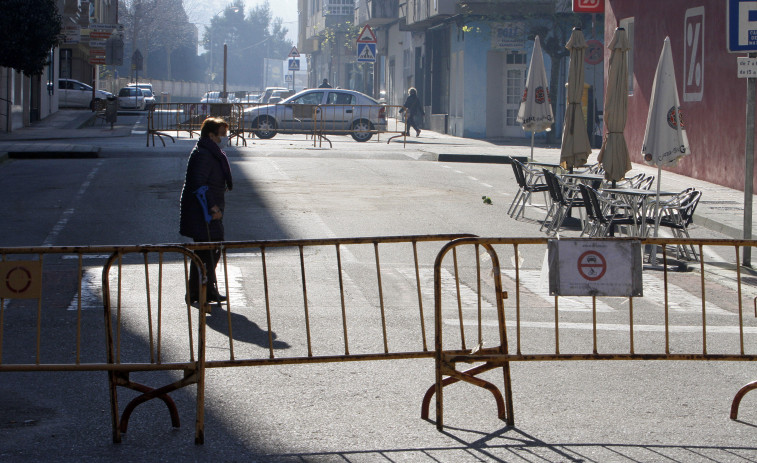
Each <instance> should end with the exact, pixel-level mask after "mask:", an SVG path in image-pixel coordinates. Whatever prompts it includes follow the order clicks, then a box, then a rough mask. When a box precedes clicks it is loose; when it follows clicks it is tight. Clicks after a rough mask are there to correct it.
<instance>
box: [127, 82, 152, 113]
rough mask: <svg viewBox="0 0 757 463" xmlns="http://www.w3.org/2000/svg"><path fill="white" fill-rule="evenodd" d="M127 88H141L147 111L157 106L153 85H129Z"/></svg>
mask: <svg viewBox="0 0 757 463" xmlns="http://www.w3.org/2000/svg"><path fill="white" fill-rule="evenodd" d="M127 87H139V88H140V89H142V93H143V94H144V96H145V109H150V108H151V107H152V106H153V105H154V104H155V92H154V91H153V89H152V84H151V83H143V84H129V85H127Z"/></svg>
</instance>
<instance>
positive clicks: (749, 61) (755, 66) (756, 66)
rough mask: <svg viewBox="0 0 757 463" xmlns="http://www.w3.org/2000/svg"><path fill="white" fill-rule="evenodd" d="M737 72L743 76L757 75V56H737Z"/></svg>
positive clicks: (753, 76)
mask: <svg viewBox="0 0 757 463" xmlns="http://www.w3.org/2000/svg"><path fill="white" fill-rule="evenodd" d="M736 63H737V65H736V69H737V71H736V73H737V75H738V76H739V77H740V78H742V79H746V78H755V77H757V58H737V61H736Z"/></svg>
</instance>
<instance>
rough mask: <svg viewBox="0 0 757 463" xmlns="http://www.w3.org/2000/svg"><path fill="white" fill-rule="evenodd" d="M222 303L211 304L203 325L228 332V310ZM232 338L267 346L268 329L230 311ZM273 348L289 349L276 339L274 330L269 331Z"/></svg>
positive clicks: (224, 332)
mask: <svg viewBox="0 0 757 463" xmlns="http://www.w3.org/2000/svg"><path fill="white" fill-rule="evenodd" d="M224 307H225V306H224V305H222V304H211V305H210V308H211V312H210V314H208V316H207V318H206V319H205V325H206V326H207V327H208V328H210V329H212V330H215V331H217V332H219V333H223V334H228V332H229V312H228V311H227V310H225V309H224ZM231 328H232V331H231V333H232V338H233V339H234V341H240V342H246V343H250V344H255V345H256V346H260V347H265V348H268V344H269V343H268V331H267V330H265V329H262V328H261V327H260V326H258V324H257V323H255V322H254V321H252V320H250V319H249V318H247V317H245V316H244V315H241V314H238V313H233V312H232V313H231ZM271 338H272V339H273V348H274V349H289V347H290V345H289V344H288V343H286V342H284V341H278V340H277V339H276V338H277V335H276V333H275V332H271Z"/></svg>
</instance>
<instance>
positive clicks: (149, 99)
mask: <svg viewBox="0 0 757 463" xmlns="http://www.w3.org/2000/svg"><path fill="white" fill-rule="evenodd" d="M140 90H142V94H143V95H144V97H145V109H150V108H152V107H153V106H154V105H155V95H153V94H152V91H151V90H150V89H149V88H142V89H140Z"/></svg>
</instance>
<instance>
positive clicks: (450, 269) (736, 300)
mask: <svg viewBox="0 0 757 463" xmlns="http://www.w3.org/2000/svg"><path fill="white" fill-rule="evenodd" d="M548 241H549V240H548V239H547V238H478V237H474V236H472V235H454V234H450V235H417V236H385V237H363V238H329V239H309V240H279V241H246V242H222V243H191V244H186V245H155V246H116V247H108V246H91V247H37V248H0V256H1V257H2V258H1V259H0V274H2V275H3V276H4V279H5V281H6V287H5V288H3V289H0V373H2V372H10V371H106V372H107V374H108V378H109V387H110V400H111V418H112V427H113V441H114V442H119V441H120V440H121V434H122V433H123V432H125V431H126V429H127V426H128V420H129V417H130V415H131V414H132V412H133V411H134V409H135V408H136V407H137V406H139V405H140V404H141V403H144V402H146V401H149V400H151V399H154V398H158V399H160V400H162V401H163V402H164V403H165V404H166V406H167V408H168V410H169V412H170V414H171V418H172V424H173V425H174V426H178V424H179V421H178V412H177V410H176V407H175V405H174V404H173V401H172V399H171V398H170V396H169V393H170V392H172V391H175V390H177V389H179V388H183V387H186V386H189V385H192V384H196V385H197V393H196V395H197V397H196V420H195V442H196V443H202V442H203V440H204V400H205V399H204V397H205V375H206V372H207V369H208V368H233V367H245V366H265V365H292V364H306V363H331V362H350V361H371V360H392V359H420V358H435V362H436V380H435V382H434V384H433V385H432V386H431V387H430V388H429V389H428V391H427V392H426V394H425V396H424V398H423V401H422V405H421V414H422V416H423V417H424V418H428V415H429V406H430V403H431V400H432V399H433V396H434V394H436V418H437V419H436V423H437V427H439V428H440V429H441V428H442V427H443V388H444V387H445V386H447V385H450V384H453V383H456V382H460V381H463V382H466V383H469V384H473V385H476V386H479V387H482V388H485V389H487V390H489V391H490V392H491V394H492V395H493V396H494V399H495V402H496V404H497V411H498V415H499V417H500V418H502V419H504V420H506V421H507V423H508V424H511V425H512V424H514V414H513V410H514V407H513V397H512V387H511V374H510V368H509V365H510V362H512V361H556V360H721V361H722V360H725V361H755V360H757V317H756V318H755V319H752V318H750V317H751V313H750V312H751V311H749V310H747V312H748V313H749V314H748V315H747V314H745V313H744V310H743V305H744V301H746V304H750V303H752V301H753V300H754V297H755V293H757V288H756V287H755V285H754V284H749V283H748V282H747V281H748V280H747V281H745V280H744V278H743V277H742V273H743V271H742V268H741V266H740V265H739V253H740V250H741V249H742V248H743V247H745V246H755V245H757V241H734V240H689V239H647V240H645V241H644V242H643V243H644V244H655V245H658V246H659V247H660V249H661V250H662V258H661V262H662V264H663V265H662V267H661V268H659V269H654V270H655V271H654V272H653V271H652V270H653V269H652V268H651V267H647V268H646V269H645V272H644V275H645V276H644V278H645V279H646V280H648V281H647V283H648V284H653V285H657V286H655V287H654V291H650V292H649V293H648V294H646V295H645V296H644V297H640V298H627V299H619V298H604V297H596V296H594V297H590V298H586V299H585V301H586V302H576V301H571V300H570V299H569V298H561V297H558V296H554V297H546V298H545V297H543V295H540V294H538V293H537V291H535V290H534V289H533V275H532V274H530V273H529V272H534V270H527V269H526V268H524V267H523V266H522V264H521V260H522V254H526V252H527V251H530V253H529V254H530V255H533V251H534V248H535V249H536V251H537V253H538V252H541V251H543V250H545V249H546V245H547V244H548ZM586 241H591V240H589V239H586ZM677 245H692V246H695V247H697V246H698V247H699V255H700V256H702V258H701V259H700V261H699V262H697V263H696V264H692V265H695V267H693V268H690V269H688V270H692V271H678V269H679V268H682V267H681V265H682V264H681V262H678V261H675V260H674V259H672V258H669V257H668V256H669V248H671V247H674V246H677ZM704 247H707V248H708V249H709V248H713V249H714V248H719V249H723V248H725V249H732V250H733V260H732V262H730V263H728V262H726V263H723V262H718V263H717V264H718V265H716V266H711V267H712V269H711V268H710V266H708V267H705V264H706V263H707V257H706V256H707V255H708V253H705V252H703V251H704ZM210 249H216V250H220V255H221V260H220V263H219V268H218V278H219V285H220V286H221V287H222V288H225V289H226V292H227V295H228V300H227V301H226V302H225V303H224V304H222V305H220V304H219V305H207V304H205V302H204V301H205V299H206V288H205V287H204V286H202V287H201V288H200V294H201V301H202V303H201V304H200V305H199V306H198V307H204V308H205V309H204V310H198V308H197V307H193V306H191V305H190V304H189V303H188V302H185V301H184V300H183V298H181V296H183V294H181V296H179V297H180V298H181V301H179V300H177V298H176V294H175V292H176V291H179V292H180V293H182V291H181V290H182V289H184V290H185V291H186V290H187V287H186V285H187V273H188V265H192V263H194V264H200V260H199V259H198V258H197V256H196V254H195V252H194V251H206V250H210ZM450 256H451V258H450ZM500 256H505V258H504V259H500ZM432 261H433V266H432V264H431V262H432ZM508 263H509V265H508ZM239 264H244V272H242V271H241V270H240V267H239V266H238V265H239ZM713 269H719V270H718V271H719V272H729V275H732V278H730V279H729V278H726V277H725V276H723V275H720V274H718V275H716V276H717V278H706V277H708V276H709V275H708V272H711V271H714V270H713ZM536 271H537V272H538V270H536ZM48 272H50V273H49V274H50V275H54V278H49V280H50V283H45V281H44V280H46V279H45V278H43V277H44V276H45V275H47V274H48ZM312 275H315V276H316V277H315V278H313V277H312ZM309 276H310V277H309ZM203 279H204V278H203ZM529 279H530V280H531V282H530V283H527V282H528V281H529ZM61 281H63V282H66V281H67V283H66V284H65V285H66V287H68V288H69V289H71V292H72V293H75V296H74V298H73V300H72V301H71V302H70V303H69V305H68V306H67V307H61V306H60V305H58V306H55V302H54V301H55V300H56V299H55V298H54V297H53V295H52V294H51V295H50V296H47V295H46V293H45V291H44V290H45V289H47V290H55V291H52V292H53V293H54V292H56V291H57V292H58V293H60V292H61V290H60V287H56V285H60V284H62V283H61ZM98 283H100V284H101V286H98ZM9 288H10V289H12V290H13V291H15V293H14V294H11V295H9V294H8V293H7V291H8V290H9ZM87 288H90V289H89V291H88V290H87ZM92 288H95V289H94V290H93V289H92ZM99 288H101V290H102V295H101V296H100V294H99V292H98V289H99ZM235 288H236V289H235ZM682 288H685V289H682ZM505 289H509V290H510V292H514V297H512V296H511V297H510V298H508V293H507V292H506V291H505ZM169 291H173V294H172V298H170V297H169V298H168V299H167V297H166V294H167V293H168V292H169ZM681 291H687V292H693V293H695V294H698V295H699V296H698V297H699V299H701V306H698V307H695V308H694V310H695V312H694V313H693V314H689V313H687V314H686V315H685V317H687V318H685V321H686V322H687V323H688V325H686V326H684V327H682V326H681V325H680V324H679V322H680V321H681V320H684V318H681V317H683V315H681V314H680V313H679V312H677V311H676V310H677V308H676V304H680V301H679V300H680V299H681V296H680V292H681ZM708 291H709V292H708ZM710 293H715V294H716V296H715V298H714V299H715V300H714V301H713V298H712V297H708V294H710ZM539 298H542V299H539ZM9 301H10V302H9ZM430 301H433V303H434V311H433V313H431V311H429V310H425V307H426V306H428V303H429V302H430ZM506 301H507V303H506ZM535 301H539V303H538V304H535V303H534V302H535ZM545 301H546V304H545ZM619 301H620V302H619ZM566 304H567V305H570V304H581V305H582V307H589V309H588V310H587V311H584V312H568V313H567V314H569V315H570V314H573V315H572V316H574V317H578V318H577V319H570V318H567V317H566V312H563V313H561V312H560V307H562V306H563V305H566ZM603 305H604V306H611V305H615V306H618V307H621V308H622V310H616V311H606V310H605V311H603V310H601V309H602V307H603ZM671 306H672V307H673V308H672V309H671ZM93 307H94V308H98V309H99V308H101V307H104V314H105V316H104V318H103V319H100V322H99V323H95V320H94V319H93V317H92V316H91V314H92V313H95V312H91V311H89V309H90V308H93ZM179 307H182V309H181V310H176V308H179ZM523 307H528V308H529V310H528V311H525V310H523ZM9 308H10V310H9ZM16 308H19V309H23V308H29V309H32V310H16ZM64 308H67V309H68V310H69V311H70V313H71V314H72V315H74V316H75V320H73V318H72V320H71V321H69V322H68V323H61V321H60V318H61V317H59V316H57V317H56V315H57V313H59V312H60V311H61V310H63V309H64ZM471 309H472V310H471ZM536 310H541V313H540V315H542V316H543V317H541V318H538V319H537V320H534V319H532V318H530V317H531V315H532V314H534V313H536V312H535V311H536ZM718 311H719V312H720V313H723V312H728V313H729V315H730V317H726V318H725V319H718V318H713V314H712V313H713V312H715V315H718ZM206 312H207V313H210V314H211V315H212V316H211V317H207V318H206ZM30 313H33V314H35V315H34V322H33V323H31V324H29V320H28V319H24V320H20V319H19V317H21V316H27V315H28V314H30ZM97 313H103V312H99V311H98V312H97ZM574 314H578V315H574ZM642 316H643V317H645V319H644V321H645V322H647V321H648V320H649V318H647V317H651V319H652V320H653V321H655V323H656V324H654V325H650V324H647V325H644V324H642V323H639V322H640V320H641V318H640V317H642ZM581 317H583V318H581ZM98 318H99V317H98ZM208 320H210V321H208ZM253 320H255V321H257V322H258V323H259V324H260V328H258V327H257V324H255V323H254V322H252V323H251V321H253ZM550 320H551V321H550ZM692 320H693V321H692ZM22 321H23V323H22ZM579 322H581V323H583V324H584V325H586V326H585V329H584V331H585V332H586V335H584V336H570V337H565V336H563V337H562V338H561V335H562V333H563V332H564V331H565V330H575V329H577V328H576V324H577V323H579ZM252 324H254V325H255V328H254V330H253V331H254V332H251V330H252V329H253V328H251V326H252ZM431 324H433V325H434V344H433V347H432V346H430V345H429V339H428V337H429V334H428V333H427V326H430V325H431ZM609 325H612V329H610V328H607V326H609ZM19 327H20V328H28V329H29V330H30V331H29V336H27V337H26V338H25V336H24V333H18V332H17V331H18V329H17V328H19ZM445 328H447V329H446V330H445ZM450 328H452V329H450ZM682 328H686V329H682ZM582 329H583V328H582ZM9 330H13V331H9ZM539 330H540V331H539ZM103 332H104V333H105V334H106V343H105V344H106V350H107V352H106V360H105V361H103V360H102V356H101V355H96V354H97V352H96V349H97V348H98V347H99V348H102V337H101V334H102V333H103ZM605 332H607V333H611V334H603V333H605ZM7 333H13V334H12V336H13V339H14V342H13V343H10V342H8V341H7V339H8V334H7ZM535 334H536V335H535ZM443 335H444V336H443ZM508 336H509V338H508ZM4 339H6V340H5V341H4ZM566 339H567V340H566ZM17 340H19V342H15V341H17ZM53 340H54V342H53ZM66 340H69V341H68V344H67V345H70V346H71V348H72V349H73V351H72V350H71V349H61V345H65V344H66V342H67V341H66ZM177 340H178V341H177ZM208 343H212V345H213V346H214V349H213V350H212V352H208V351H207V350H206V345H208ZM93 346H94V347H93ZM125 346H126V347H125ZM69 352H73V353H69ZM458 363H476V364H478V365H477V366H474V367H473V368H471V369H468V370H467V371H458V370H457V368H456V364H458ZM499 368H502V372H503V373H502V374H503V380H504V394H503V393H502V392H500V390H499V388H498V387H497V386H495V385H494V384H492V383H491V382H489V381H486V380H484V379H482V378H480V377H479V375H480V374H481V373H483V372H485V371H491V370H496V369H499ZM171 372H174V374H175V372H180V376H178V377H174V378H173V379H169V380H166V378H165V377H164V376H159V377H158V379H157V380H156V379H155V376H156V375H161V373H163V374H165V373H169V374H170V373H171ZM135 374H139V375H146V376H147V377H148V379H150V380H151V382H160V383H161V384H165V385H163V386H161V387H157V388H154V387H150V386H147V385H145V384H143V383H142V382H136V381H134V380H133V379H132V378H131V377H130V376H131V375H135ZM172 376H173V375H172ZM119 386H121V387H126V388H129V389H132V390H135V391H137V392H139V393H140V395H138V396H137V397H136V398H134V399H132V400H131V401H130V402H129V404H127V406H126V407H125V408H124V410H123V412H122V413H120V412H119V410H120V408H119V405H118V394H117V391H118V387H119ZM752 389H757V381H755V382H752V383H750V384H747V385H746V386H744V387H743V388H741V390H740V391H738V393H737V394H736V397H735V398H734V400H733V404H732V410H731V417H732V418H733V419H735V418H736V416H737V413H738V405H739V402H740V400H741V398H742V397H743V396H744V395H745V394H746V393H747V392H749V391H750V390H752Z"/></svg>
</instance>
